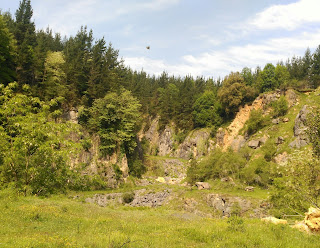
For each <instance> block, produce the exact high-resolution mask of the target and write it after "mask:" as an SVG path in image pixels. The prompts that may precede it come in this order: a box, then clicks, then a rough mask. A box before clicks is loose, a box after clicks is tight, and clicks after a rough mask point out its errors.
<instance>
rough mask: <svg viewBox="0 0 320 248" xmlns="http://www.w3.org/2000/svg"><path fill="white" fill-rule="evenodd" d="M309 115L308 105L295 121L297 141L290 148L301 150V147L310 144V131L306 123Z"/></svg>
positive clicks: (294, 130)
mask: <svg viewBox="0 0 320 248" xmlns="http://www.w3.org/2000/svg"><path fill="white" fill-rule="evenodd" d="M309 113H310V111H309V109H308V106H307V105H304V106H303V107H302V109H301V110H300V112H299V113H298V115H297V117H296V119H295V121H294V128H293V132H294V136H295V137H296V139H295V140H294V141H292V142H291V143H290V144H289V146H290V147H292V148H298V149H300V148H301V147H303V146H306V145H307V144H308V143H309V138H308V135H307V133H306V131H307V129H308V127H307V126H306V123H307V118H308V114H309Z"/></svg>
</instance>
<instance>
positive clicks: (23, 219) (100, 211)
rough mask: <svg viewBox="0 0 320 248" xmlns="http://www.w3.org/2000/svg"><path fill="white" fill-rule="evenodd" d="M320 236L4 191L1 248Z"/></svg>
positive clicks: (270, 242)
mask: <svg viewBox="0 0 320 248" xmlns="http://www.w3.org/2000/svg"><path fill="white" fill-rule="evenodd" d="M319 244H320V237H319V236H315V235H306V234H303V233H300V232H299V231H297V230H294V229H292V228H290V227H289V226H276V225H272V224H265V223H262V222H261V221H260V220H254V219H241V218H229V219H206V218H200V217H198V216H196V215H193V214H191V213H185V212H178V211H173V210H168V209H165V208H161V207H160V208H157V209H150V208H132V207H126V206H121V207H114V208H109V207H106V208H102V207H99V206H97V205H94V204H89V203H84V202H81V201H79V200H73V199H69V198H68V197H67V196H61V195H59V196H52V197H50V198H43V199H42V198H38V197H15V196H13V195H12V194H9V193H7V192H0V247H294V248H296V247H319Z"/></svg>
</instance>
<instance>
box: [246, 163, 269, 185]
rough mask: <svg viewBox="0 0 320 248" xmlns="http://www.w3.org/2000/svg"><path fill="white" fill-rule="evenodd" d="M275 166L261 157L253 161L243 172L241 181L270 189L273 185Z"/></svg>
mask: <svg viewBox="0 0 320 248" xmlns="http://www.w3.org/2000/svg"><path fill="white" fill-rule="evenodd" d="M273 171H274V164H273V163H271V162H267V161H266V160H265V159H264V158H262V157H260V158H257V159H253V160H251V161H250V162H249V163H248V164H247V165H246V167H245V168H244V169H243V170H242V171H241V179H242V180H243V181H244V182H245V183H246V184H249V185H259V186H261V187H268V186H269V185H270V184H272V176H273Z"/></svg>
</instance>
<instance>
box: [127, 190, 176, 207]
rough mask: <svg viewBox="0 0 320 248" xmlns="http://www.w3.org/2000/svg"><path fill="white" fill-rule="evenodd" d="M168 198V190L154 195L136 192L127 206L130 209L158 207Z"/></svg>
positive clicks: (144, 191)
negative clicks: (130, 207)
mask: <svg viewBox="0 0 320 248" xmlns="http://www.w3.org/2000/svg"><path fill="white" fill-rule="evenodd" d="M169 196H170V190H164V191H161V192H156V193H146V190H145V189H144V190H143V191H141V190H136V191H135V197H134V199H133V201H132V202H130V203H129V204H128V205H130V206H132V207H159V206H162V205H163V204H164V203H165V202H166V201H167V199H168V197H169Z"/></svg>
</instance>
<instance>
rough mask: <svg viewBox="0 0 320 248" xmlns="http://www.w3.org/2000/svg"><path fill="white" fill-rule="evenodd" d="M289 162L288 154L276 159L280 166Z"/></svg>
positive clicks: (282, 154) (280, 155)
mask: <svg viewBox="0 0 320 248" xmlns="http://www.w3.org/2000/svg"><path fill="white" fill-rule="evenodd" d="M287 161H288V153H287V152H283V153H280V154H278V155H277V156H275V157H274V162H275V163H276V164H279V165H283V164H285V163H286V162H287Z"/></svg>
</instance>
